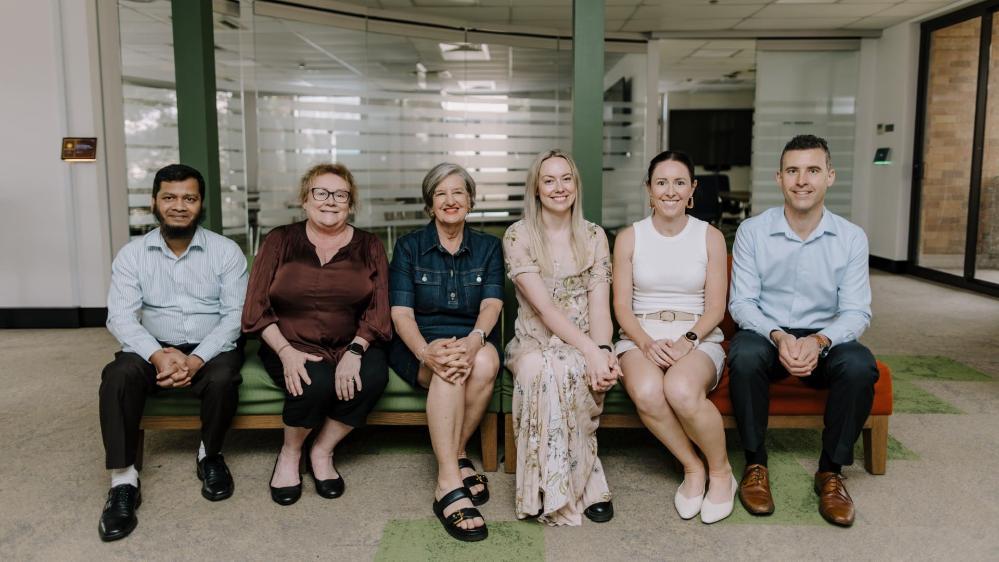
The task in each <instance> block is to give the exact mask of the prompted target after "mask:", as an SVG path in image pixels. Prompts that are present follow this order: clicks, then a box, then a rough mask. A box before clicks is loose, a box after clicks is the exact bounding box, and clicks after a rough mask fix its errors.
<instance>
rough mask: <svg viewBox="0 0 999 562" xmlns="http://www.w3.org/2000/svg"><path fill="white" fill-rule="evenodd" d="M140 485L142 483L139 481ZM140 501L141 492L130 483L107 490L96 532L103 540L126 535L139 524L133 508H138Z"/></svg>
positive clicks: (113, 539) (112, 539) (114, 539)
mask: <svg viewBox="0 0 999 562" xmlns="http://www.w3.org/2000/svg"><path fill="white" fill-rule="evenodd" d="M139 486H142V483H141V482H140V483H139ZM141 503H142V494H141V493H139V488H137V487H135V486H133V485H131V484H121V485H120V486H115V487H114V488H111V490H109V491H108V501H107V503H105V504H104V511H102V512H101V522H100V524H99V525H97V533H98V534H99V535H100V536H101V540H102V541H104V542H108V541H116V540H118V539H123V538H125V537H127V536H128V535H129V534H130V533H131V532H132V531H134V530H135V526H136V525H138V524H139V519H138V518H137V517H136V516H135V510H136V509H139V505H140V504H141Z"/></svg>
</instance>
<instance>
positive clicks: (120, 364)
mask: <svg viewBox="0 0 999 562" xmlns="http://www.w3.org/2000/svg"><path fill="white" fill-rule="evenodd" d="M172 347H174V348H176V349H178V350H180V351H183V352H184V353H191V352H192V351H194V348H195V347H197V345H195V344H187V345H175V346H172ZM242 366H243V350H242V347H237V348H236V349H234V350H232V351H227V352H224V353H220V354H218V355H216V356H215V357H213V358H212V359H211V361H208V362H207V363H205V364H204V366H203V367H201V369H199V370H198V372H197V373H196V374H195V375H194V377H193V378H192V379H191V386H190V387H188V388H189V389H190V390H191V391H193V392H194V395H195V396H197V397H198V398H200V399H201V440H202V441H204V443H205V452H206V453H207V454H209V455H214V454H217V453H218V452H219V451H221V450H222V442H223V440H224V439H225V433H226V431H227V430H228V429H229V426H230V424H231V423H232V418H233V416H234V415H235V414H236V406H237V405H238V404H239V385H240V383H242V382H243V377H242V376H241V375H240V374H239V370H240V368H241V367H242ZM160 390H163V389H161V388H160V387H159V386H157V385H156V367H154V366H153V365H152V364H151V363H149V362H148V361H146V360H145V359H143V358H142V357H141V356H139V355H137V354H135V353H130V352H129V353H126V352H124V351H119V352H118V353H116V354H115V356H114V361H112V362H110V363H108V365H107V366H106V367H104V372H103V373H102V374H101V388H100V412H101V435H102V437H103V438H104V453H105V465H106V466H107V468H109V469H112V468H125V467H127V466H130V465H133V464H135V451H136V447H137V445H138V442H139V422H140V421H141V420H142V410H143V408H145V405H146V396H147V395H150V394H154V393H156V392H158V391H160Z"/></svg>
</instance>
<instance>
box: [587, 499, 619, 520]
mask: <svg viewBox="0 0 999 562" xmlns="http://www.w3.org/2000/svg"><path fill="white" fill-rule="evenodd" d="M583 515H585V516H586V518H587V519H589V520H590V521H593V522H594V523H606V522H608V521H610V520H611V519H613V518H614V504H612V503H611V502H598V503H595V504H593V505H591V506H590V507H588V508H586V510H585V511H583Z"/></svg>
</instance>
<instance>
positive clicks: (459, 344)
mask: <svg viewBox="0 0 999 562" xmlns="http://www.w3.org/2000/svg"><path fill="white" fill-rule="evenodd" d="M480 349H482V341H481V340H480V338H479V336H478V335H474V336H466V337H464V338H461V339H458V338H454V337H452V338H446V339H445V338H442V339H437V340H434V341H432V342H430V343H429V344H427V347H425V348H424V349H423V352H422V353H421V357H420V359H421V360H422V361H423V364H424V365H426V366H427V368H429V369H430V371H431V372H432V373H433V374H434V375H437V376H438V377H440V378H442V379H444V380H446V381H447V382H449V383H452V384H464V383H465V380H466V379H467V378H468V376H469V375H471V374H472V366H473V365H474V364H475V354H476V353H478V352H479V350H480Z"/></svg>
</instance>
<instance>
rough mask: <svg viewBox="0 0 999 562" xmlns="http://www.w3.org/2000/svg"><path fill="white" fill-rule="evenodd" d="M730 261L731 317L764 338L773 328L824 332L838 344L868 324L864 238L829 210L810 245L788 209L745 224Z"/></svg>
mask: <svg viewBox="0 0 999 562" xmlns="http://www.w3.org/2000/svg"><path fill="white" fill-rule="evenodd" d="M732 260H733V263H732V287H731V291H730V292H729V294H730V297H729V311H730V312H731V313H732V318H733V319H734V320H735V321H736V323H738V324H739V326H740V327H741V328H743V329H747V330H752V331H754V332H756V333H758V334H760V335H761V336H763V337H765V338H767V341H770V332H772V331H773V330H778V329H781V328H800V329H812V330H819V333H821V334H822V335H824V336H826V337H827V338H829V340H830V341H831V342H832V345H834V346H835V345H837V344H841V343H845V342H849V341H853V340H856V339H857V338H859V337H860V335H861V334H862V333H863V332H864V330H865V329H866V328H867V326H869V325H870V323H871V284H870V277H869V273H868V246H867V235H866V234H865V233H864V231H863V230H862V229H861V228H860V227H859V226H857V225H855V224H853V223H851V222H849V221H847V220H846V219H844V218H843V217H840V216H838V215H835V214H833V213H831V212H829V210H828V209H825V208H823V210H822V220H821V221H820V222H819V224H818V226H817V227H816V228H815V230H814V231H812V233H811V234H810V235H809V236H808V238H807V239H806V240H802V239H801V238H800V237H799V236H798V235H797V234H795V233H794V231H793V230H791V226H790V225H789V224H788V223H787V219H786V218H785V217H784V208H783V207H776V208H773V209H768V210H766V211H764V212H763V213H761V214H760V215H757V216H755V217H753V218H750V219H748V220H746V221H744V222H743V223H742V224H741V225H740V226H739V230H738V232H737V233H736V235H735V246H734V247H733V248H732Z"/></svg>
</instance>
